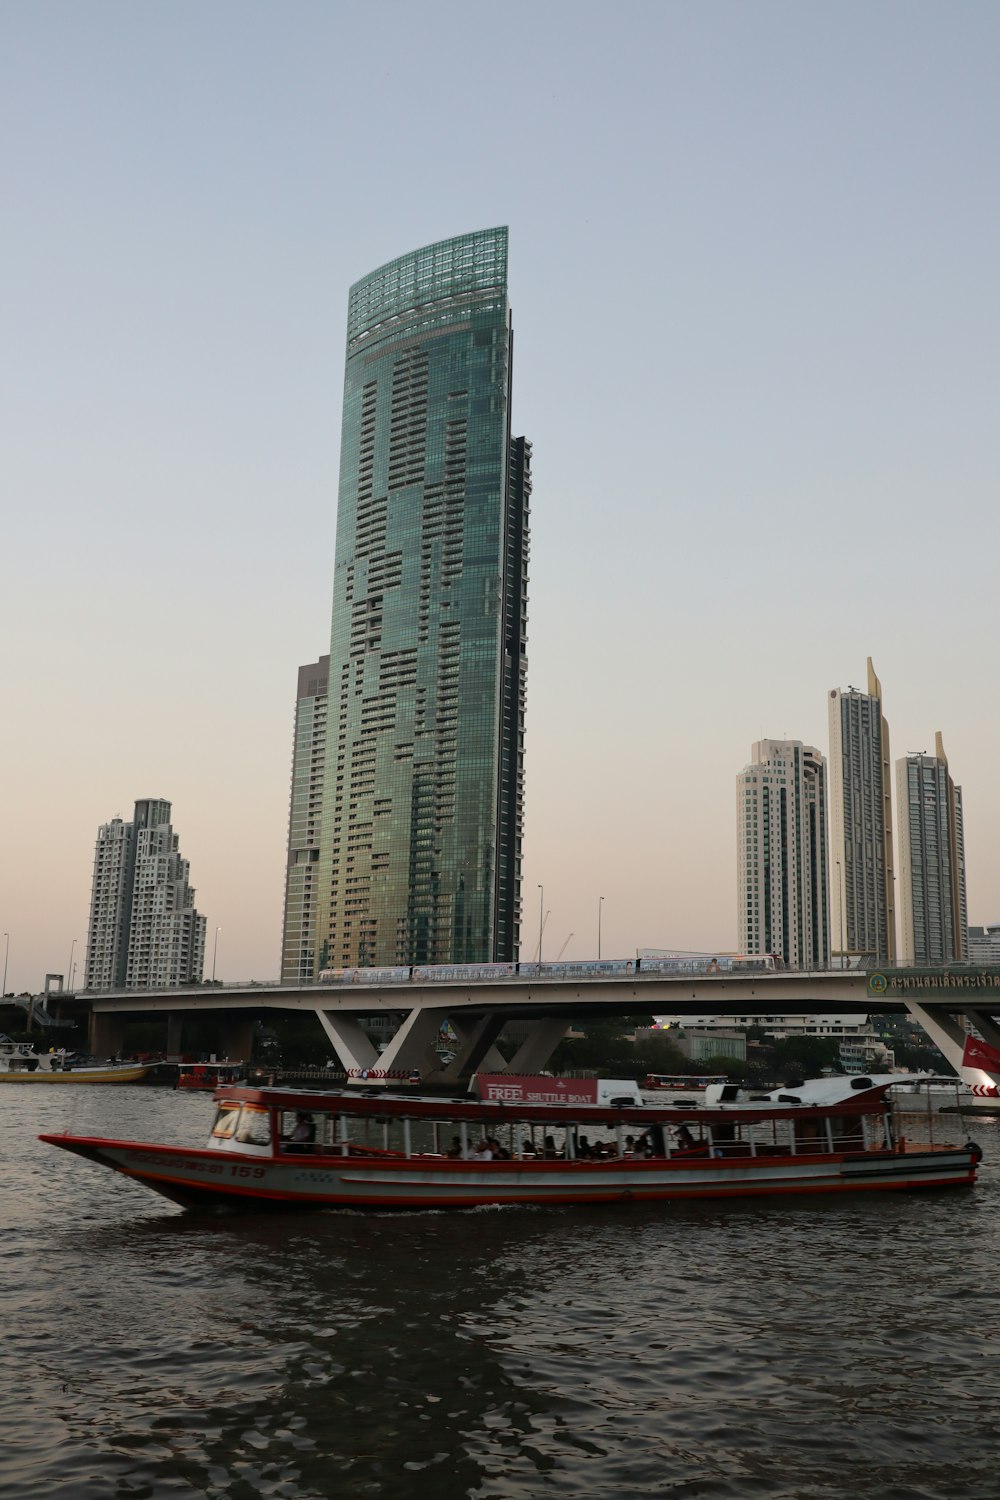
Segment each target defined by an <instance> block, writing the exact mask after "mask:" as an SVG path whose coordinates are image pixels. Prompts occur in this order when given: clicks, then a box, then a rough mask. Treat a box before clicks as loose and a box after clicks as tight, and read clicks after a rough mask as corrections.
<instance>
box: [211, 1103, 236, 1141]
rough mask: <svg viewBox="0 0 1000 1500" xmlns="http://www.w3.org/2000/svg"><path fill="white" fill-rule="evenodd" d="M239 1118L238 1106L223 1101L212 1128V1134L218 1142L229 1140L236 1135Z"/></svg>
mask: <svg viewBox="0 0 1000 1500" xmlns="http://www.w3.org/2000/svg"><path fill="white" fill-rule="evenodd" d="M239 1118H240V1106H239V1105H238V1104H234V1103H230V1102H229V1101H228V1100H226V1101H224V1102H223V1103H222V1104H220V1105H219V1108H218V1112H217V1114H216V1116H215V1124H214V1125H213V1126H212V1134H213V1135H214V1136H216V1137H217V1138H218V1139H220V1140H230V1139H231V1138H232V1136H233V1135H235V1133H236V1125H237V1122H238V1120H239Z"/></svg>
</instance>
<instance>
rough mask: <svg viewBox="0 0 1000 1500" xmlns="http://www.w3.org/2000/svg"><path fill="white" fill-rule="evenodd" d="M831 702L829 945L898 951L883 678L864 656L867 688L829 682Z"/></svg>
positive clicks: (885, 956)
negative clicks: (830, 913)
mask: <svg viewBox="0 0 1000 1500" xmlns="http://www.w3.org/2000/svg"><path fill="white" fill-rule="evenodd" d="M829 708H830V848H831V858H832V861H833V863H832V869H831V875H832V879H833V922H832V924H831V938H832V942H833V945H834V947H835V949H837V950H839V949H840V948H841V947H843V949H844V950H845V951H846V952H847V953H854V954H858V953H865V954H873V955H874V956H875V957H876V958H877V960H878V962H879V963H883V964H884V963H891V962H892V960H893V959H894V958H895V956H896V908H895V889H894V886H895V877H894V872H893V858H892V774H891V763H890V755H889V725H888V724H887V723H886V719H885V715H884V713H883V712H882V685H881V683H880V682H879V680H878V678H877V677H876V675H875V670H874V668H873V666H872V659H871V657H870V656H869V658H868V690H867V692H861V691H859V690H858V689H856V688H848V689H847V691H846V692H844V691H842V690H841V689H840V688H834V689H832V691H831V693H830V698H829Z"/></svg>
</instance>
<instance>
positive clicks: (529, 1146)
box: [521, 1140, 538, 1156]
mask: <svg viewBox="0 0 1000 1500" xmlns="http://www.w3.org/2000/svg"><path fill="white" fill-rule="evenodd" d="M521 1155H522V1156H537V1155H538V1152H537V1151H536V1150H535V1143H534V1141H529V1140H525V1141H523V1142H522V1143H521Z"/></svg>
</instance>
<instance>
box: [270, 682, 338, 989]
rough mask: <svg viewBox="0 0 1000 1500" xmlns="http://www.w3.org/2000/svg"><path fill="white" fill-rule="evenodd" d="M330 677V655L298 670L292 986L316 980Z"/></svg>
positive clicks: (289, 934) (286, 930)
mask: <svg viewBox="0 0 1000 1500" xmlns="http://www.w3.org/2000/svg"><path fill="white" fill-rule="evenodd" d="M329 674H330V658H329V657H328V656H321V657H320V658H319V660H318V661H315V662H309V663H308V664H307V665H306V666H304V667H300V668H299V678H298V692H297V694H296V700H295V736H294V743H293V750H292V788H291V795H290V797H289V812H288V862H287V865H286V869H285V916H284V922H283V924H282V942H281V977H282V979H285V980H290V981H295V980H302V979H312V978H313V977H314V975H315V972H316V934H315V914H316V901H317V871H318V869H319V844H320V826H321V816H322V801H323V772H324V766H325V747H326V719H327V686H328V681H329Z"/></svg>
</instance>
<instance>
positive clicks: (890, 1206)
mask: <svg viewBox="0 0 1000 1500" xmlns="http://www.w3.org/2000/svg"><path fill="white" fill-rule="evenodd" d="M211 1114H212V1104H211V1100H210V1099H208V1098H206V1097H203V1096H189V1095H184V1094H178V1093H174V1092H172V1091H169V1090H159V1089H149V1088H115V1089H107V1088H94V1087H90V1088H88V1087H86V1086H60V1087H58V1088H55V1087H53V1088H44V1087H38V1088H25V1087H23V1086H22V1087H14V1086H10V1085H8V1086H6V1087H3V1086H0V1142H2V1179H0V1180H2V1192H3V1196H2V1221H0V1254H2V1273H0V1274H2V1279H0V1286H2V1288H3V1294H2V1295H3V1309H4V1310H3V1316H2V1325H0V1326H2V1338H0V1494H2V1495H4V1496H9V1497H10V1500H42V1497H44V1500H49V1497H52V1496H66V1497H67V1500H106V1497H107V1500H110V1497H126V1496H128V1497H147V1496H148V1497H155V1500H159V1497H163V1500H173V1497H178V1500H180V1497H195V1496H198V1497H202V1496H204V1497H212V1500H215V1497H219V1500H221V1497H227V1500H255V1497H258V1496H275V1497H279V1496H280V1497H294V1500H317V1497H336V1500H348V1497H351V1500H352V1497H356V1496H357V1497H361V1496H372V1497H379V1500H411V1497H423V1496H427V1497H434V1500H460V1497H461V1500H466V1497H468V1500H494V1497H495V1500H542V1497H548V1496H552V1497H553V1500H555V1497H559V1500H608V1497H611V1496H614V1497H645V1496H662V1495H669V1496H671V1497H680V1496H684V1497H688V1496H698V1497H709V1500H716V1497H718V1500H725V1497H740V1500H745V1497H758V1496H759V1497H765V1500H812V1497H817V1500H819V1497H822V1500H844V1497H853V1496H854V1495H856V1494H857V1495H863V1496H864V1497H865V1500H914V1497H921V1500H925V1497H927V1500H929V1497H933V1500H938V1497H941V1500H980V1497H982V1500H996V1497H997V1496H998V1495H1000V1437H998V1435H997V1416H998V1414H1000V1370H998V1367H1000V1320H998V1318H997V1315H996V1299H995V1278H996V1269H997V1265H998V1260H1000V1121H998V1120H995V1119H981V1120H977V1121H976V1122H975V1123H974V1128H973V1130H972V1134H973V1135H974V1136H975V1137H976V1138H977V1139H978V1140H979V1141H980V1143H981V1145H982V1146H983V1148H984V1151H985V1153H986V1157H985V1162H984V1165H983V1168H982V1170H981V1174H980V1179H979V1183H978V1185H977V1186H976V1188H974V1189H972V1190H961V1191H957V1192H951V1193H945V1194H942V1195H934V1194H925V1195H916V1196H912V1197H910V1196H906V1195H884V1196H881V1195H876V1196H872V1197H865V1196H861V1195H859V1196H858V1197H850V1196H848V1197H845V1198H842V1199H839V1200H837V1201H833V1200H818V1199H817V1200H808V1199H800V1200H797V1201H795V1200H793V1201H791V1202H784V1201H777V1200H774V1201H771V1202H768V1201H766V1200H762V1201H759V1202H746V1203H728V1204H700V1205H689V1206H685V1205H667V1206H665V1207H659V1208H652V1207H647V1208H642V1207H635V1206H632V1207H615V1208H607V1209H563V1210H538V1211H530V1210H524V1209H509V1210H504V1211H502V1212H501V1211H487V1212H483V1211H477V1212H473V1213H463V1214H454V1215H447V1214H432V1215H418V1214H412V1215H411V1214H405V1215H362V1214H353V1213H351V1214H343V1213H341V1214H337V1213H330V1214H317V1215H313V1216H307V1217H302V1216H292V1217H287V1218H282V1217H280V1216H276V1217H264V1216H260V1217H257V1216H254V1217H250V1218H209V1219H206V1218H198V1217H195V1216H192V1215H189V1214H184V1213H182V1212H181V1211H180V1210H179V1209H176V1208H174V1207H173V1206H172V1205H170V1204H168V1203H167V1202H166V1200H161V1199H159V1198H157V1197H155V1196H153V1195H152V1194H150V1193H149V1192H148V1191H147V1190H146V1189H143V1188H140V1187H138V1186H136V1185H135V1184H132V1183H130V1182H128V1181H126V1180H125V1179H124V1178H121V1177H118V1176H116V1175H115V1174H112V1173H111V1172H109V1171H107V1169H104V1168H99V1167H96V1166H93V1165H91V1164H89V1163H86V1162H83V1161H81V1160H79V1159H78V1158H74V1157H71V1156H69V1155H64V1154H63V1153H61V1152H59V1151H56V1150H55V1149H53V1148H52V1147H50V1146H43V1145H42V1144H41V1143H40V1142H39V1141H37V1139H36V1136H37V1134H38V1132H39V1131H41V1130H48V1131H53V1130H62V1129H64V1128H67V1129H70V1130H72V1131H75V1132H80V1133H94V1134H107V1135H120V1136H125V1137H134V1138H143V1139H147V1140H154V1141H155V1140H166V1141H174V1142H178V1143H181V1144H202V1143H203V1142H204V1139H205V1137H206V1135H207V1130H208V1124H209V1121H210V1118H211ZM951 1128H952V1129H955V1130H957V1129H958V1128H959V1127H958V1122H952V1125H951Z"/></svg>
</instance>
